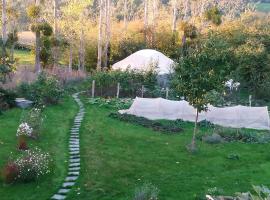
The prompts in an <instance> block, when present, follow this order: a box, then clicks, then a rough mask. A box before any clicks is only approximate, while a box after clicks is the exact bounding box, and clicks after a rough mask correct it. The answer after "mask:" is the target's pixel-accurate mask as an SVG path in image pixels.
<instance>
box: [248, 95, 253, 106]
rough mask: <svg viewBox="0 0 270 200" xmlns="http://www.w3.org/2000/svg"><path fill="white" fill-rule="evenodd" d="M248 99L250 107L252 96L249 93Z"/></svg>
mask: <svg viewBox="0 0 270 200" xmlns="http://www.w3.org/2000/svg"><path fill="white" fill-rule="evenodd" d="M248 100H249V107H251V101H252V96H251V95H249V98H248Z"/></svg>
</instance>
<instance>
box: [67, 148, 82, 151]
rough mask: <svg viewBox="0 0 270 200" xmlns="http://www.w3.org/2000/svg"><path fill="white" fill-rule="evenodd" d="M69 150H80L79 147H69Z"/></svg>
mask: <svg viewBox="0 0 270 200" xmlns="http://www.w3.org/2000/svg"><path fill="white" fill-rule="evenodd" d="M69 150H70V151H80V148H69Z"/></svg>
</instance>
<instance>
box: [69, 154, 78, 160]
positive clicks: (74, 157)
mask: <svg viewBox="0 0 270 200" xmlns="http://www.w3.org/2000/svg"><path fill="white" fill-rule="evenodd" d="M69 158H70V159H76V158H80V155H75V156H69Z"/></svg>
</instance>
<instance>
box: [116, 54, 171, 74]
mask: <svg viewBox="0 0 270 200" xmlns="http://www.w3.org/2000/svg"><path fill="white" fill-rule="evenodd" d="M173 65H174V61H173V60H172V59H170V58H168V57H167V56H165V55H164V54H163V53H161V52H159V51H156V50H153V49H143V50H140V51H137V52H135V53H133V54H131V55H130V56H128V57H127V58H125V59H123V60H121V61H119V62H117V63H115V64H114V65H112V69H113V70H123V71H124V70H127V69H130V70H138V71H148V70H150V69H151V68H152V66H155V67H156V71H157V73H158V75H166V74H170V73H171V72H172V68H173Z"/></svg>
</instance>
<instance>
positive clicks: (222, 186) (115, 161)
mask: <svg viewBox="0 0 270 200" xmlns="http://www.w3.org/2000/svg"><path fill="white" fill-rule="evenodd" d="M110 112H111V110H110V109H108V108H101V107H98V106H94V105H89V104H86V118H85V119H84V122H83V124H82V132H81V145H82V146H81V150H82V154H81V155H82V173H81V176H80V179H79V182H78V184H77V185H76V187H75V188H74V189H73V192H72V193H71V194H70V195H69V198H68V199H70V200H73V199H81V200H92V199H93V200H114V199H115V200H127V199H132V196H133V194H134V190H135V188H136V187H137V186H141V185H142V184H143V183H146V182H151V183H152V184H154V185H155V186H157V187H158V188H159V190H160V198H159V199H161V200H162V199H165V200H179V199H181V200H192V199H199V197H203V196H204V195H205V193H208V190H209V189H211V188H215V187H216V188H218V190H220V191H221V193H222V194H225V195H233V194H234V193H235V192H246V191H248V190H250V189H251V188H252V185H259V184H264V185H267V186H270V178H269V177H270V154H269V150H270V144H241V143H227V144H219V145H209V144H205V143H202V142H198V146H199V152H198V153H197V154H196V155H191V154H190V153H188V152H187V151H186V148H185V146H186V145H187V144H189V143H190V140H191V135H192V128H193V126H192V124H189V125H187V126H185V127H184V132H183V133H181V134H180V135H165V134H160V133H157V132H153V131H152V130H150V129H147V128H144V127H141V126H137V125H132V124H129V123H126V122H120V121H118V120H115V119H111V118H109V117H108V114H109V113H110ZM205 131H207V130H205ZM231 154H237V155H239V157H240V159H239V160H230V159H228V156H229V155H231Z"/></svg>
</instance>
